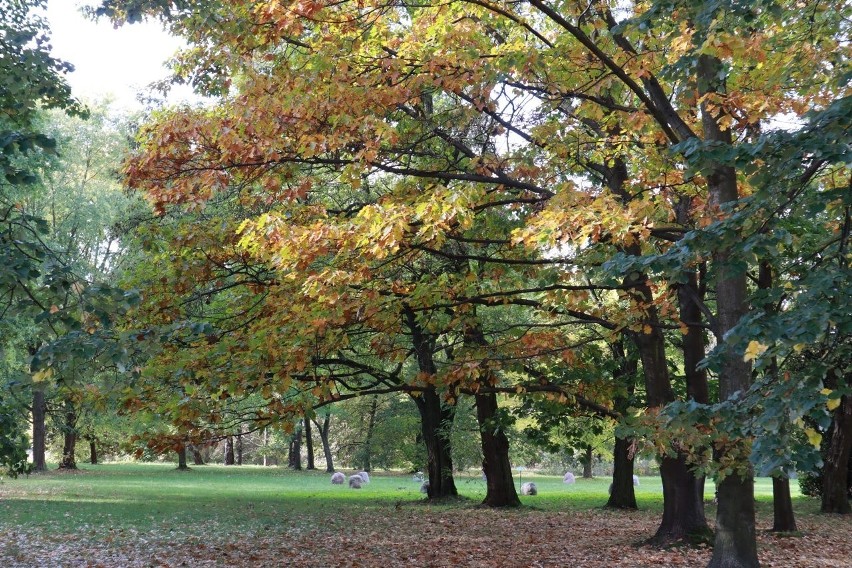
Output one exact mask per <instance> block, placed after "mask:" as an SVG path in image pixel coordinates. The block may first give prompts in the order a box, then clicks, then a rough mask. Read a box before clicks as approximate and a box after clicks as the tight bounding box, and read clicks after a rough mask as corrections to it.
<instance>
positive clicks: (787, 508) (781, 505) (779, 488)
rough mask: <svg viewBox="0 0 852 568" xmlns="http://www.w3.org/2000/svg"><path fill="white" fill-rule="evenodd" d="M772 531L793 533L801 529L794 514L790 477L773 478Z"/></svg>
mask: <svg viewBox="0 0 852 568" xmlns="http://www.w3.org/2000/svg"><path fill="white" fill-rule="evenodd" d="M772 511H773V520H772V532H781V533H791V532H796V531H797V530H799V529H798V528H797V527H796V517H795V515H793V499H792V498H791V497H790V478H789V477H780V476H775V477H773V478H772Z"/></svg>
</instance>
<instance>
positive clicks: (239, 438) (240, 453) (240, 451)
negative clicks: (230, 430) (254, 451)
mask: <svg viewBox="0 0 852 568" xmlns="http://www.w3.org/2000/svg"><path fill="white" fill-rule="evenodd" d="M236 450H237V464H236V465H243V427H242V426H240V433H239V434H237V448H236Z"/></svg>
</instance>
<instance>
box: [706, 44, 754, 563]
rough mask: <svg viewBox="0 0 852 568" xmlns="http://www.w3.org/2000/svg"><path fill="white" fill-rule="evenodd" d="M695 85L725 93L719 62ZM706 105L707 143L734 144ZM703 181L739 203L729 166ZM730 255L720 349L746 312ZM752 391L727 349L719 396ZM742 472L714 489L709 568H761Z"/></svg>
mask: <svg viewBox="0 0 852 568" xmlns="http://www.w3.org/2000/svg"><path fill="white" fill-rule="evenodd" d="M697 72H698V85H699V93H700V94H701V95H704V94H708V93H724V92H725V91H726V87H725V81H724V72H723V66H722V62H721V61H720V60H719V59H718V58H716V57H713V56H710V55H701V56H699V58H698V67H697ZM716 113H717V111H716V110H715V109H710V108H709V107H708V105H707V104H706V103H702V104H701V123H702V126H703V127H704V137H705V140H706V141H707V142H712V143H716V144H719V145H723V146H731V145H732V142H733V141H732V137H731V131H730V130H727V129H726V130H723V129H722V128H721V127H720V126H719V121H718V119H719V116H718V115H717V114H716ZM705 176H706V178H707V187H708V192H709V198H710V199H709V201H710V204H711V205H714V206H722V205H725V204H728V203H732V202H735V201H737V200H738V199H739V190H738V188H737V175H736V171H735V170H734V168H733V167H731V166H727V165H724V164H710V166H709V167H708V168H707V170H706V173H705ZM730 255H731V253H730V250H728V249H727V248H725V247H721V246H720V247H719V248H718V249H717V250H716V251H715V252H714V254H713V264H714V267H715V269H716V309H717V317H716V320H717V321H716V329H714V332H715V334H716V339H717V341H719V343H720V344H723V343H724V341H725V335H726V334H727V333H728V332H729V331H730V330H731V329H733V328H734V327H735V326H736V325H737V324H738V323H739V322H740V321H741V320H742V318H743V317H744V316H745V315H746V313H747V311H748V304H747V300H748V294H747V286H746V284H747V283H746V275H745V273H744V271H742V270H738V269H737V268H735V267H734V266H733V263H732V259H731V257H730ZM750 386H751V365H750V364H749V363H748V362H745V361H743V357H742V355H741V354H739V353H735V352H733V351H732V350H730V349H729V350H727V351H726V352H724V353H723V360H722V368H721V372H720V374H719V397H720V399H721V400H729V399H731V397H733V396H735V395H737V393H744V392H746V391H748V389H749V387H750ZM743 443H744V442H743V441H741V440H733V441H732V442H731V444H732V446H731V447H730V448H722V449H721V450H720V453H721V454H724V453H725V452H726V451H736V452H737V453H742V452H744V451H745V450H744V449H743V447H742V444H743ZM742 467H743V471H742V472H738V473H732V474H730V475H728V476H727V477H725V478H724V479H722V480H721V481H720V482H719V484H718V490H719V506H718V507H717V509H716V539H715V544H714V546H713V557H712V558H711V559H710V564H709V565H708V568H754V567H757V566H759V565H760V563H759V561H758V559H757V534H756V531H755V513H754V473H753V472H752V471H751V468H750V465H748V464H743V466H742Z"/></svg>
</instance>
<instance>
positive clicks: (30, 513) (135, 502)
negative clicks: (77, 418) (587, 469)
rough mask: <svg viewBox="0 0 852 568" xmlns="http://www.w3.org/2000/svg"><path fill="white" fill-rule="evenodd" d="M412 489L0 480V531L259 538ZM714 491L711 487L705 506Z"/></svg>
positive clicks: (176, 477) (110, 474)
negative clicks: (173, 533) (209, 533)
mask: <svg viewBox="0 0 852 568" xmlns="http://www.w3.org/2000/svg"><path fill="white" fill-rule="evenodd" d="M519 481H534V482H535V483H536V485H537V486H538V490H539V495H537V496H531V497H522V498H521V499H522V501H523V502H524V504H525V505H528V506H531V507H533V508H535V509H539V510H550V511H568V510H589V509H594V508H598V507H601V506H602V505H603V504H604V503H605V502H606V499H607V490H608V487H609V479H608V478H596V479H592V480H584V479H578V480H577V483H575V484H573V485H566V484H563V483H562V480H561V478H559V477H555V476H543V475H534V474H529V473H528V472H525V473H524V475H523V477H522V480H518V479H517V477H516V482H519ZM456 485H457V487H458V490H459V493H460V494H461V495H462V496H463V497H464V498H465V499H462V500H458V501H454V502H452V503H449V504H446V505H440V506H447V507H465V506H475V505H477V504H478V503H479V502H480V501H481V500H482V498H483V497H484V495H485V483H484V482H483V481H482V479H481V478H480V477H479V475H476V476H466V475H459V476H457V477H456ZM419 486H420V484H419V483H417V482H415V481H413V480H412V478H411V476H409V475H402V474H392V473H383V472H376V473H374V474H373V475H372V476H371V483H370V484H368V485H366V486H364V488H363V489H361V490H352V489H349V488H348V486H340V485H332V484H331V483H330V476H329V475H328V474H326V473H324V472H293V471H290V470H287V469H284V468H263V467H258V466H241V467H234V466H232V467H224V466H213V465H208V466H202V467H195V468H192V470H191V471H188V472H181V471H177V470H176V469H175V468H174V466H173V465H171V464H105V465H98V466H82V469H81V472H80V473H77V474H74V473H58V472H55V471H52V472H49V473H48V474H45V475H36V476H30V477H28V478H27V477H22V478H19V479H14V480H9V479H6V480H3V481H2V482H0V530H2V529H3V528H12V527H16V528H18V529H24V530H26V529H32V530H38V531H42V530H49V531H51V532H53V533H54V534H57V533H75V532H78V531H80V530H81V529H82V530H83V531H86V530H88V531H90V532H91V534H93V535H94V534H99V533H102V532H103V531H112V532H121V531H140V532H145V531H151V530H153V531H156V532H160V533H162V532H167V533H168V532H170V531H176V532H181V533H188V534H203V532H207V531H230V530H239V531H240V532H247V533H257V532H262V531H265V530H271V529H278V528H282V526H286V527H288V528H289V529H290V530H292V529H293V528H294V527H299V526H312V525H315V524H317V523H325V522H328V521H329V520H333V519H334V518H335V517H338V516H341V515H342V516H344V517H345V516H346V513H347V512H355V511H363V510H364V509H383V508H387V507H394V506H396V505H397V504H400V503H402V504H410V503H415V502H422V500H423V496H422V495H421V494H420V492H419ZM713 489H714V488H713V485H712V483H711V482H708V484H707V492H706V496H707V499H708V500H710V499H712V498H713ZM755 493H756V496H757V499H758V502H759V504H758V506H759V508H760V509H762V510H767V509H768V510H769V511H771V506H772V483H771V480H769V479H759V480H758V481H757V483H756V487H755ZM636 497H637V501H638V504H639V507H640V508H641V509H647V510H652V511H653V510H659V509H661V508H662V486H661V484H660V480H659V478H656V477H644V478H642V479H641V485H640V487H637V488H636ZM797 497H799V495H798V486H797V485H796V484H794V498H797ZM798 501H802V499H797V502H798ZM798 507H799V504H798V503H797V508H798ZM711 508H712V507H711ZM708 514H710V511H708Z"/></svg>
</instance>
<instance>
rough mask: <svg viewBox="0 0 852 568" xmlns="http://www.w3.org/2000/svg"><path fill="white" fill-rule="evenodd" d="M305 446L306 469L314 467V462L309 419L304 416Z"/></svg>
mask: <svg viewBox="0 0 852 568" xmlns="http://www.w3.org/2000/svg"><path fill="white" fill-rule="evenodd" d="M304 423H305V446H306V448H307V452H308V469H316V465H315V464H314V436H313V433H312V432H311V421H310V419H309V418H308V417H307V416H305V419H304Z"/></svg>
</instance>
